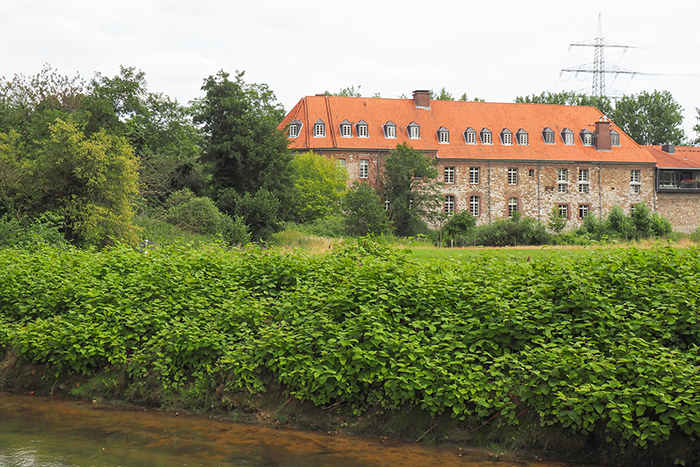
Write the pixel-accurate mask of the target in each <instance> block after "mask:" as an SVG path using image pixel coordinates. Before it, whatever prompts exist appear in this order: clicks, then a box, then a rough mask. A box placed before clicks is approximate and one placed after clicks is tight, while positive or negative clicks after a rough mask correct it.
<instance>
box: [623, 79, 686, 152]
mask: <svg viewBox="0 0 700 467" xmlns="http://www.w3.org/2000/svg"><path fill="white" fill-rule="evenodd" d="M682 112H683V108H682V107H681V106H680V104H678V102H676V101H675V100H674V99H673V96H672V95H671V93H670V92H668V91H661V92H659V91H654V92H652V93H648V92H646V91H642V92H640V93H639V94H636V95H632V96H623V97H622V99H620V100H618V101H617V103H616V104H615V111H614V112H613V114H612V119H613V121H614V122H615V123H616V124H617V125H618V126H619V127H620V128H621V129H622V130H623V131H624V132H625V133H627V134H628V135H629V136H630V137H631V138H632V139H633V140H635V141H636V142H637V143H639V144H651V145H658V144H666V143H672V144H676V145H680V144H683V141H684V140H685V132H684V131H683V127H682V124H683V115H682Z"/></svg>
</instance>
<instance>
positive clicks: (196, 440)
mask: <svg viewBox="0 0 700 467" xmlns="http://www.w3.org/2000/svg"><path fill="white" fill-rule="evenodd" d="M430 465H439V466H441V467H452V466H459V467H477V466H478V467H487V466H500V467H508V466H524V465H529V466H533V467H536V466H538V467H545V466H549V467H551V466H561V465H563V464H560V463H547V462H541V463H531V462H515V461H496V460H494V459H493V458H491V457H489V456H488V455H487V454H483V453H467V452H466V451H463V452H460V451H459V450H458V449H456V448H455V449H438V448H431V447H425V446H422V445H415V444H412V443H397V442H391V441H386V442H385V443H382V442H381V441H379V440H372V439H366V438H361V437H352V436H344V435H333V436H324V435H321V434H318V433H311V432H303V431H293V430H289V429H280V430H275V429H274V428H272V427H266V426H254V425H246V424H236V423H230V422H225V421H218V420H212V419H209V418H206V417H197V416H187V415H180V416H175V414H172V413H163V412H158V411H152V410H147V411H144V410H143V409H140V410H124V409H122V408H117V407H114V406H108V405H104V404H90V403H84V404H79V403H77V402H75V401H71V400H63V399H48V398H42V397H35V396H26V395H20V394H12V393H3V392H0V466H3V467H78V466H81V467H82V466H91V467H93V466H94V467H103V466H104V467H112V466H115V467H116V466H119V467H146V466H148V467H176V466H178V467H179V466H188V467H189V466H193V467H194V466H201V467H214V466H246V467H277V466H279V467H297V466H298V467H308V466H315V467H379V466H392V467H400V466H403V467H419V466H420V467H424V466H430Z"/></svg>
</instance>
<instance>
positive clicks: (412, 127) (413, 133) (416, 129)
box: [406, 122, 420, 139]
mask: <svg viewBox="0 0 700 467" xmlns="http://www.w3.org/2000/svg"><path fill="white" fill-rule="evenodd" d="M406 133H408V137H409V138H411V139H420V126H419V125H418V124H417V123H416V122H411V123H409V124H408V126H407V127H406Z"/></svg>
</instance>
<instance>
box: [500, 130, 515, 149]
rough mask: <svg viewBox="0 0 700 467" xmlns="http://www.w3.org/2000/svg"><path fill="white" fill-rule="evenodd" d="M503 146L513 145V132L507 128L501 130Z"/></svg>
mask: <svg viewBox="0 0 700 467" xmlns="http://www.w3.org/2000/svg"><path fill="white" fill-rule="evenodd" d="M501 144H502V145H503V146H512V145H513V133H511V131H510V130H509V129H507V128H504V129H503V130H501Z"/></svg>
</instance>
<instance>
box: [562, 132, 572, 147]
mask: <svg viewBox="0 0 700 467" xmlns="http://www.w3.org/2000/svg"><path fill="white" fill-rule="evenodd" d="M561 140H562V141H563V142H564V144H565V145H567V146H573V145H574V132H573V131H571V130H569V129H568V128H564V129H563V130H561Z"/></svg>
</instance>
